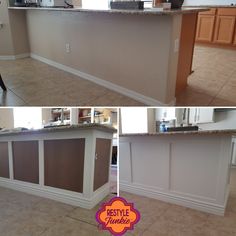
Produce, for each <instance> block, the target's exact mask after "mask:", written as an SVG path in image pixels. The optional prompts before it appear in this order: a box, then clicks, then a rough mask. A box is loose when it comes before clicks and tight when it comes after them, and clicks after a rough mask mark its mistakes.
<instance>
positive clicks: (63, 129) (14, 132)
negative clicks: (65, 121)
mask: <svg viewBox="0 0 236 236" xmlns="http://www.w3.org/2000/svg"><path fill="white" fill-rule="evenodd" d="M86 129H96V130H101V131H103V132H108V133H115V132H116V129H115V128H113V127H111V126H108V125H101V124H95V123H93V124H82V125H65V126H59V127H55V126H53V127H48V128H43V129H35V130H10V131H1V130H0V137H1V136H10V135H28V134H42V133H51V132H67V131H78V130H86Z"/></svg>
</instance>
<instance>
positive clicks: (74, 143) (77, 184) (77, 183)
mask: <svg viewBox="0 0 236 236" xmlns="http://www.w3.org/2000/svg"><path fill="white" fill-rule="evenodd" d="M84 152H85V139H84V138H81V139H60V140H47V141H44V171H45V172H44V173H45V176H44V177H45V185H47V186H51V187H55V188H60V189H66V190H71V191H75V192H79V193H82V192H83V176H84Z"/></svg>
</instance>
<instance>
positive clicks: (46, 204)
mask: <svg viewBox="0 0 236 236" xmlns="http://www.w3.org/2000/svg"><path fill="white" fill-rule="evenodd" d="M75 208H76V207H74V206H71V205H68V204H64V203H61V202H57V201H53V200H50V199H43V200H41V201H39V202H37V203H36V204H34V206H33V207H32V209H33V210H34V211H39V212H44V213H48V214H49V215H53V216H65V215H67V214H69V213H70V212H71V211H73V210H74V209H75Z"/></svg>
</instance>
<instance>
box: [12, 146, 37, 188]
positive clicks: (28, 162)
mask: <svg viewBox="0 0 236 236" xmlns="http://www.w3.org/2000/svg"><path fill="white" fill-rule="evenodd" d="M12 152H13V170H14V179H17V180H21V181H25V182H30V183H35V184H38V183H39V156H38V141H17V142H12Z"/></svg>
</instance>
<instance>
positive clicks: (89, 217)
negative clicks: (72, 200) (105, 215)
mask: <svg viewBox="0 0 236 236" xmlns="http://www.w3.org/2000/svg"><path fill="white" fill-rule="evenodd" d="M114 196H115V195H109V196H108V197H106V198H105V199H103V200H102V201H101V203H99V204H98V205H97V206H96V207H94V208H93V209H91V210H88V209H84V208H81V207H78V208H76V209H74V210H73V211H71V212H69V213H68V214H67V216H68V217H70V218H72V219H76V220H80V221H82V222H87V223H89V224H91V225H95V226H96V225H97V224H98V223H97V221H96V218H95V216H96V212H97V211H98V210H99V209H100V207H101V205H102V204H103V203H104V202H108V201H109V200H110V199H111V198H113V197H114Z"/></svg>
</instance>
